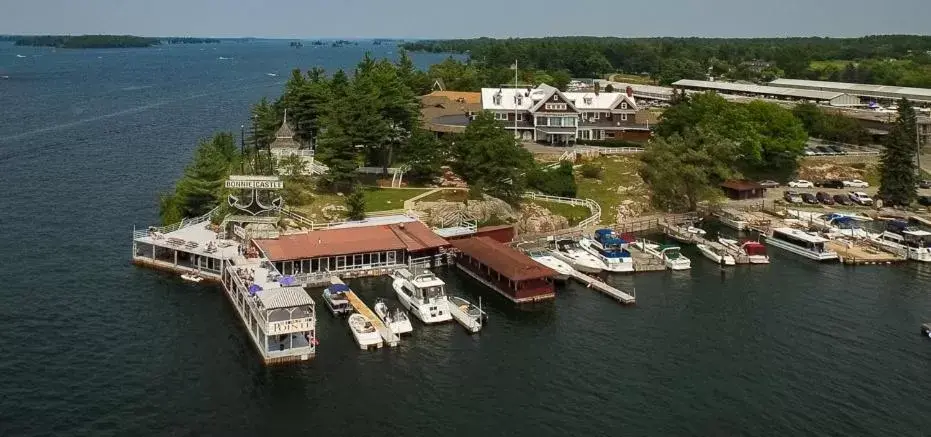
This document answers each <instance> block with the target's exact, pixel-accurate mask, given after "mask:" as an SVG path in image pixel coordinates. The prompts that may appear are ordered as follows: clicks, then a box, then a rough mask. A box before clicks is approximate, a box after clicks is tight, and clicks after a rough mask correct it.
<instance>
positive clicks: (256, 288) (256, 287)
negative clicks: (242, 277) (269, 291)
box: [249, 284, 262, 294]
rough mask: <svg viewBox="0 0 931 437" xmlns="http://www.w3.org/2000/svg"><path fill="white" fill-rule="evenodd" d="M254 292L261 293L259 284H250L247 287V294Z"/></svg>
mask: <svg viewBox="0 0 931 437" xmlns="http://www.w3.org/2000/svg"><path fill="white" fill-rule="evenodd" d="M256 291H262V287H261V286H259V284H252V285H250V286H249V292H250V293H253V294H255V292H256Z"/></svg>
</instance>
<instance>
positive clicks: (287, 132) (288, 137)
mask: <svg viewBox="0 0 931 437" xmlns="http://www.w3.org/2000/svg"><path fill="white" fill-rule="evenodd" d="M269 148H271V149H272V150H286V149H290V150H296V149H300V148H301V144H300V143H298V142H297V141H296V140H295V139H294V131H292V130H291V126H289V125H288V110H287V109H285V110H284V120H282V122H281V127H279V128H278V132H275V141H272V143H271V145H270V146H269Z"/></svg>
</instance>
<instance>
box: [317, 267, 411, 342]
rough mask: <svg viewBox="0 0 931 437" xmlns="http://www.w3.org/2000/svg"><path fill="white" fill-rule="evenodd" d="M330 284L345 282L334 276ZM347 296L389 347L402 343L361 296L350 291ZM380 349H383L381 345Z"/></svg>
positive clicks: (350, 302)
mask: <svg viewBox="0 0 931 437" xmlns="http://www.w3.org/2000/svg"><path fill="white" fill-rule="evenodd" d="M330 284H343V281H342V280H341V279H339V278H338V277H336V276H333V277H331V278H330ZM344 285H345V284H344ZM345 294H346V299H348V300H349V304H350V305H352V307H353V308H354V309H355V310H356V312H358V313H359V314H361V315H363V316H365V317H366V318H367V319H369V321H370V322H372V325H373V326H375V329H376V330H377V331H378V333H379V334H380V335H381V338H382V339H383V340H384V341H385V343H387V344H388V346H391V347H394V346H397V345H398V343H400V342H401V337H399V336H398V334H395V333H393V332H391V330H390V329H388V327H387V326H385V324H384V322H382V321H381V319H380V318H379V317H378V316H377V315H376V314H375V312H374V311H372V310H371V309H369V307H368V306H367V305H366V304H365V302H362V299H359V296H357V295H356V293H355V292H354V291H352V290H349V291H347V292H346V293H345ZM378 347H381V345H379V346H378Z"/></svg>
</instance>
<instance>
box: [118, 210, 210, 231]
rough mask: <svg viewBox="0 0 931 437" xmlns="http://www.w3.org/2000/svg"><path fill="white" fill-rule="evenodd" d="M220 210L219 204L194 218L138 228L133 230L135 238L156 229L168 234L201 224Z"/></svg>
mask: <svg viewBox="0 0 931 437" xmlns="http://www.w3.org/2000/svg"><path fill="white" fill-rule="evenodd" d="M219 211H220V207H219V206H217V207H216V208H213V209H211V210H210V211H208V212H207V213H206V214H204V215H201V216H198V217H193V218H185V219H182V220H181V221H180V222H177V223H172V224H170V225H165V226H160V227H154V226H152V227H149V228H146V229H136V230H134V231H133V238H134V239H135V238H142V237H145V236H147V235H149V232H150V231H155V232H158V233H161V234H167V233H169V232H174V231H177V230H178V229H181V228H184V227H187V226H191V225H196V224H200V223H203V222H205V221H207V220H210V219H212V218H213V216H214V215H216V213H217V212H219Z"/></svg>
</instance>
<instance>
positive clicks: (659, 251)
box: [633, 240, 692, 270]
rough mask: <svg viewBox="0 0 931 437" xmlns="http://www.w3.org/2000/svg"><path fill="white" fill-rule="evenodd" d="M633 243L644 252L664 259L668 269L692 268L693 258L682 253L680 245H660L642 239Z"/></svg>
mask: <svg viewBox="0 0 931 437" xmlns="http://www.w3.org/2000/svg"><path fill="white" fill-rule="evenodd" d="M633 244H634V247H636V248H638V249H640V250H641V251H643V252H644V253H646V254H648V255H651V256H653V257H654V258H658V259H660V260H662V261H663V264H664V265H665V266H666V268H667V269H670V270H688V269H690V268H692V260H690V259H688V258H687V257H686V256H685V255H682V249H681V248H680V247H679V246H672V245H659V244H655V243H648V242H646V241H642V240H641V241H637V242H634V243H633Z"/></svg>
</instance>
